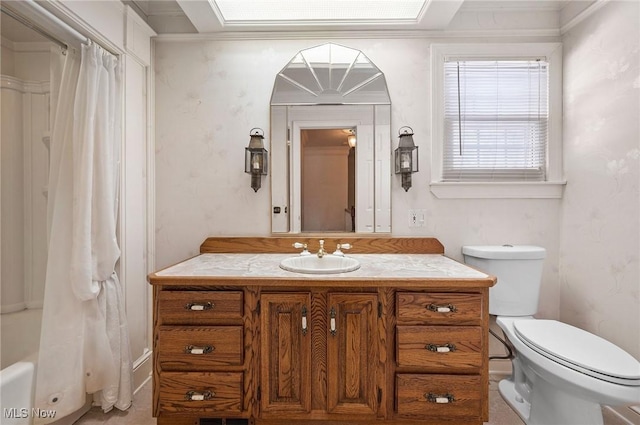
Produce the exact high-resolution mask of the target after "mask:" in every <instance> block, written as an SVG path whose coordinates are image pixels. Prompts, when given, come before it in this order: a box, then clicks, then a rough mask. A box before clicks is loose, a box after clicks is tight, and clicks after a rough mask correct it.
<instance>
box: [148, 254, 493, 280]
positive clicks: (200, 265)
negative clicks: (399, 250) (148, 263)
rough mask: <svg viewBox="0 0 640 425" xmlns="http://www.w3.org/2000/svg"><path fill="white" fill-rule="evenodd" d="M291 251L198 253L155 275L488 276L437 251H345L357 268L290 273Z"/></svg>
mask: <svg viewBox="0 0 640 425" xmlns="http://www.w3.org/2000/svg"><path fill="white" fill-rule="evenodd" d="M291 256H295V254H293V255H292V254H202V255H198V256H197V257H193V258H190V259H188V260H185V261H183V262H181V263H178V264H176V265H173V266H171V267H168V268H166V269H163V270H160V271H158V272H157V273H155V274H154V275H152V278H153V277H158V278H178V277H183V278H207V277H212V278H216V277H217V278H232V277H235V278H238V277H244V278H259V279H297V280H300V279H315V280H326V279H332V280H333V279H340V280H350V279H354V280H355V279H359V280H365V279H395V278H400V279H486V278H488V277H489V276H488V275H486V274H485V273H481V272H479V271H477V270H475V269H473V268H471V267H468V266H466V265H464V264H462V263H459V262H457V261H454V260H452V259H450V258H447V257H445V256H444V255H440V254H348V255H347V256H348V257H352V258H355V259H357V260H358V261H359V262H360V264H361V266H360V268H359V269H358V270H355V271H352V272H348V273H337V274H306V273H294V272H290V271H286V270H283V269H281V268H280V261H282V260H283V259H284V258H287V257H291Z"/></svg>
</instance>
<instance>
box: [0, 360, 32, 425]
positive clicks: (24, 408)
mask: <svg viewBox="0 0 640 425" xmlns="http://www.w3.org/2000/svg"><path fill="white" fill-rule="evenodd" d="M37 362H38V354H37V353H34V354H32V355H30V356H29V357H27V358H25V359H23V360H20V361H17V362H15V363H13V364H12V365H10V366H8V367H5V368H4V369H2V370H0V403H1V404H2V406H1V407H2V412H0V414H1V415H2V417H1V418H0V423H2V425H29V424H31V417H32V407H33V399H34V396H35V384H36V364H37Z"/></svg>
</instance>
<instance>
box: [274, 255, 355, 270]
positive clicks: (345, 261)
mask: <svg viewBox="0 0 640 425" xmlns="http://www.w3.org/2000/svg"><path fill="white" fill-rule="evenodd" d="M280 268H281V269H284V270H287V271H290V272H296V273H313V274H323V273H347V272H352V271H354V270H358V269H359V268H360V262H358V260H356V259H354V258H351V257H342V256H339V255H330V254H329V255H325V256H324V257H322V258H319V257H318V256H317V255H301V256H297V257H289V258H285V259H284V260H282V261H281V262H280Z"/></svg>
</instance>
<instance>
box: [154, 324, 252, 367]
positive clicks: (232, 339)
mask: <svg viewBox="0 0 640 425" xmlns="http://www.w3.org/2000/svg"><path fill="white" fill-rule="evenodd" d="M157 350H158V364H159V366H160V369H162V370H211V369H213V368H215V367H219V366H241V365H242V364H243V362H244V356H243V353H244V344H243V328H242V326H209V327H184V326H161V327H160V329H159V331H158V346H157Z"/></svg>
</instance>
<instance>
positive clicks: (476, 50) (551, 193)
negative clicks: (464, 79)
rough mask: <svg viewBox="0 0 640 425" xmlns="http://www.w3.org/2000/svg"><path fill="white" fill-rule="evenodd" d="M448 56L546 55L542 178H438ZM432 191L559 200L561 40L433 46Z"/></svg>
mask: <svg viewBox="0 0 640 425" xmlns="http://www.w3.org/2000/svg"><path fill="white" fill-rule="evenodd" d="M450 56H464V57H482V58H488V57H491V58H505V59H506V58H518V57H531V56H536V57H545V58H546V59H547V61H548V63H549V122H548V123H549V130H548V131H549V137H548V146H547V152H548V153H547V179H546V181H544V182H526V181H523V182H477V183H476V182H473V183H470V182H446V183H445V182H442V181H441V180H442V149H443V146H442V143H443V140H444V62H445V60H446V58H447V57H450ZM431 88H432V90H431V110H432V128H431V183H430V189H431V192H432V193H433V194H434V195H435V196H436V197H438V198H449V199H450V198H561V197H562V194H563V188H564V185H565V184H566V181H565V180H564V174H563V168H562V44H561V43H491V44H485V43H465V44H454V43H452V44H432V45H431Z"/></svg>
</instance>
